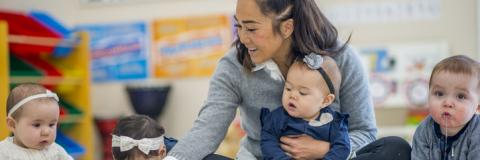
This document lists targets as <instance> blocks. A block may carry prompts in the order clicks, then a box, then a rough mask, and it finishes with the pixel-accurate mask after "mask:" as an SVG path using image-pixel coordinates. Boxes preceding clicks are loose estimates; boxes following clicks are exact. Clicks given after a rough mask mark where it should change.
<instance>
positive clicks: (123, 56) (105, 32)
mask: <svg viewBox="0 0 480 160" xmlns="http://www.w3.org/2000/svg"><path fill="white" fill-rule="evenodd" d="M77 30H84V31H87V32H88V33H89V35H90V54H91V65H90V66H91V71H92V78H93V81H94V82H105V81H123V80H132V79H145V78H147V77H148V64H147V57H148V56H147V51H148V48H147V47H148V38H147V25H146V23H145V22H132V23H116V24H92V25H81V26H78V27H77Z"/></svg>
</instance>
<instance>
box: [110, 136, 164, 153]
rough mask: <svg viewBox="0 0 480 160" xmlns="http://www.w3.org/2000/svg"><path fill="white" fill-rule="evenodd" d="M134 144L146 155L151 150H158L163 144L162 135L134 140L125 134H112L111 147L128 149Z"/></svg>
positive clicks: (121, 150) (122, 149) (122, 150)
mask: <svg viewBox="0 0 480 160" xmlns="http://www.w3.org/2000/svg"><path fill="white" fill-rule="evenodd" d="M135 146H137V148H138V149H139V150H140V151H142V152H143V153H145V154H146V155H148V153H149V152H150V151H151V150H159V149H160V147H161V146H163V136H160V137H157V138H142V139H140V140H136V139H133V138H130V137H127V136H117V135H112V147H120V152H124V151H128V150H130V149H132V148H133V147H135Z"/></svg>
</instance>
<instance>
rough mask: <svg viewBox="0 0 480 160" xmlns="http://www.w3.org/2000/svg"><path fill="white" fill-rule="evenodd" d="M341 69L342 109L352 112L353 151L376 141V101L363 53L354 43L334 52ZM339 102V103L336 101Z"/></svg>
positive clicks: (351, 140) (350, 132) (350, 129)
mask: <svg viewBox="0 0 480 160" xmlns="http://www.w3.org/2000/svg"><path fill="white" fill-rule="evenodd" d="M334 59H335V61H336V62H337V65H338V66H339V68H340V71H341V72H342V83H341V86H340V96H339V100H340V104H339V105H340V112H341V113H346V114H349V115H350V117H349V119H348V122H349V124H348V127H349V136H350V144H351V149H352V152H355V151H357V150H358V149H360V148H361V147H363V146H365V145H367V144H369V143H371V142H373V141H375V139H376V134H377V126H376V120H375V114H374V109H373V102H372V99H371V94H370V90H369V84H368V75H367V73H366V72H365V70H364V67H363V65H362V62H361V60H360V56H359V55H358V53H357V52H356V51H355V50H353V49H352V48H351V47H347V48H346V50H345V51H344V52H343V53H340V54H339V55H336V56H334ZM337 105H338V104H337Z"/></svg>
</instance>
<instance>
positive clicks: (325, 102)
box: [323, 93, 335, 107]
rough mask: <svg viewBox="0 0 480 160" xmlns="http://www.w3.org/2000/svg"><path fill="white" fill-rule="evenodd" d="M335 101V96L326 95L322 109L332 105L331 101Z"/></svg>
mask: <svg viewBox="0 0 480 160" xmlns="http://www.w3.org/2000/svg"><path fill="white" fill-rule="evenodd" d="M334 100H335V95H334V94H331V93H330V94H328V95H327V96H325V98H324V99H323V107H326V106H328V105H330V104H332V103H333V101H334Z"/></svg>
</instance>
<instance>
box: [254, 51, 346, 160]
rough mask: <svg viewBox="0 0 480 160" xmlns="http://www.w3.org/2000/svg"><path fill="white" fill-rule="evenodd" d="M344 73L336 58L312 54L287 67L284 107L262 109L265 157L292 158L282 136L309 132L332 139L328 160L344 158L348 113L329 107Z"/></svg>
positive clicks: (314, 135) (275, 158)
mask: <svg viewBox="0 0 480 160" xmlns="http://www.w3.org/2000/svg"><path fill="white" fill-rule="evenodd" d="M340 82H341V74H340V71H339V69H338V67H337V65H336V63H335V61H334V60H333V59H332V58H330V57H327V56H320V55H318V54H314V53H311V54H309V55H307V56H305V57H303V58H301V59H296V60H295V61H294V63H293V64H292V66H291V67H290V69H289V70H288V74H287V78H286V82H285V87H284V90H283V96H282V105H283V106H282V107H278V108H277V109H275V110H273V111H272V112H270V111H269V109H267V108H262V110H261V122H262V134H261V138H262V140H261V148H262V153H263V156H264V159H269V160H270V159H272V160H278V159H292V158H291V157H289V156H288V155H287V154H286V153H285V152H284V151H283V150H282V149H281V148H280V137H282V136H295V135H301V134H307V135H309V136H311V137H312V138H314V139H317V140H323V141H327V142H330V150H329V151H328V153H327V154H326V155H325V156H324V159H325V160H345V159H347V157H348V155H349V153H350V140H349V137H348V126H347V123H348V122H347V118H348V115H346V114H341V113H339V112H336V111H334V110H333V109H332V108H330V107H329V105H330V104H332V103H333V102H334V101H335V98H336V97H335V95H336V92H338V91H336V89H338V88H339V86H340Z"/></svg>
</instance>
